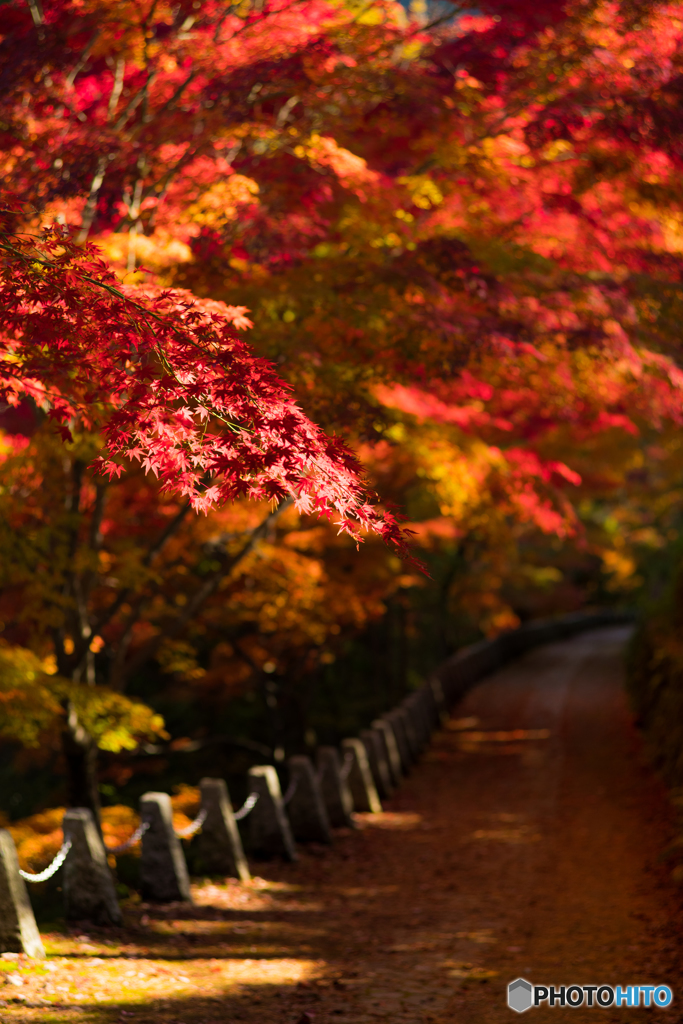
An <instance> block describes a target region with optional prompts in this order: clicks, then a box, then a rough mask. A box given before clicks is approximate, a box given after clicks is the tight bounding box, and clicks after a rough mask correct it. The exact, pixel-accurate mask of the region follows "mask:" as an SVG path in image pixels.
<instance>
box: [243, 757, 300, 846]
mask: <svg viewBox="0 0 683 1024" xmlns="http://www.w3.org/2000/svg"><path fill="white" fill-rule="evenodd" d="M249 792H250V793H258V800H257V801H256V803H255V804H254V807H253V809H252V810H251V811H250V813H249V816H248V817H247V819H246V820H247V835H248V843H247V845H248V848H249V851H250V852H252V853H254V854H255V855H256V856H257V857H272V856H280V857H284V859H285V860H290V861H295V860H298V859H299V858H298V855H297V852H296V847H295V845H294V837H293V836H292V830H291V828H290V826H289V821H288V819H287V814H286V813H285V806H284V804H283V802H282V793H281V791H280V780H279V779H278V776H277V772H276V771H275V769H274V768H273V766H272V765H270V764H263V765H257V766H256V767H255V768H250V769H249Z"/></svg>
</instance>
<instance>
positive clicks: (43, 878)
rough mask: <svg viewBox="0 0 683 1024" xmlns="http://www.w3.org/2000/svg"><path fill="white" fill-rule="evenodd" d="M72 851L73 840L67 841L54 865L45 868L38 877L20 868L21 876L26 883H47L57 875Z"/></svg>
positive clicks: (63, 844) (53, 862)
mask: <svg viewBox="0 0 683 1024" xmlns="http://www.w3.org/2000/svg"><path fill="white" fill-rule="evenodd" d="M70 849H71V840H70V839H65V840H64V842H63V843H62V846H61V849H60V850H59V853H58V854H57V856H56V857H55V859H54V860H53V861H52V863H51V864H50V865H48V867H46V868H45V870H44V871H40V872H39V873H38V874H37V875H32V874H31V873H30V872H28V871H22V870H21V868H19V874H20V875H21V877H22V878H23V879H24V881H25V882H47V880H48V878H52V876H53V875H56V874H57V872H58V871H59V869H60V868H61V866H62V864H63V863H64V861H65V860H66V855H67V853H68V852H69V850H70Z"/></svg>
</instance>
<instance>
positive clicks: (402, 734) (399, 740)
mask: <svg viewBox="0 0 683 1024" xmlns="http://www.w3.org/2000/svg"><path fill="white" fill-rule="evenodd" d="M382 718H383V719H384V720H385V721H386V722H388V723H389V726H390V727H391V729H392V730H393V733H394V737H395V739H396V746H397V747H398V753H399V756H400V758H401V771H402V772H403V774H404V775H407V774H408V772H409V771H410V766H411V765H412V763H413V755H412V750H411V748H410V745H409V743H408V737H407V736H406V729H405V723H404V721H403V715H402V714H401V712H400V711H399V710H398V709H395V710H394V711H387V713H386V715H382Z"/></svg>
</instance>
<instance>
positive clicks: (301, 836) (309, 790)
mask: <svg viewBox="0 0 683 1024" xmlns="http://www.w3.org/2000/svg"><path fill="white" fill-rule="evenodd" d="M287 763H288V767H289V780H290V786H292V787H293V792H292V796H291V799H290V801H289V803H288V804H287V817H288V818H289V823H290V825H291V828H292V833H293V835H294V838H295V839H297V840H299V841H300V842H302V843H331V842H332V834H331V832H330V821H329V818H328V817H327V811H326V810H325V803H324V801H323V797H322V793H321V792H320V783H319V782H318V776H317V775H316V773H315V771H314V768H313V765H312V763H311V759H310V757H305V756H303V755H302V756H299V755H297V756H295V757H290V759H289V761H288V762H287Z"/></svg>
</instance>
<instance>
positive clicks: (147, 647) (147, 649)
mask: <svg viewBox="0 0 683 1024" xmlns="http://www.w3.org/2000/svg"><path fill="white" fill-rule="evenodd" d="M292 501H293V499H292V498H285V499H284V500H283V501H281V502H280V504H279V505H278V507H277V508H276V509H273V511H272V512H270V513H269V514H268V515H267V516H266V518H265V519H263V520H262V521H261V522H260V523H259V524H258V526H256V527H254V529H253V530H252V531H251V532H250V533H249V536H248V538H247V541H246V543H245V544H243V545H242V547H241V548H240V550H239V551H238V552H237V553H236V554H234V555H227V554H224V555H223V556H222V558H221V565H220V566H219V568H218V569H216V570H215V572H213V573H211V575H210V576H208V577H207V579H206V580H205V581H204V583H203V584H202V586H201V587H200V588H199V590H198V591H197V592H196V593H195V594H194V595H193V596H192V598H191V599H190V600H189V601H188V602H187V604H186V605H185V607H184V608H183V611H182V613H181V614H180V615H179V616H178V617H177V618H176V619H175V620H174V621H173V622H171V623H170V624H169V625H168V626H167V627H166V629H165V630H163V631H161V632H159V633H156V634H155V635H154V636H153V637H150V638H149V640H147V641H146V642H145V643H144V644H143V645H142V647H141V648H140V649H139V650H138V651H137V652H136V653H135V655H134V656H133V658H132V659H131V661H130V662H129V663H128V665H126V666H125V675H126V676H130V675H131V674H132V673H133V672H136V671H137V670H138V669H139V668H142V666H143V665H144V664H145V663H146V662H147V661H149V660H150V659H151V658H153V657H154V655H155V654H156V653H157V651H158V650H159V647H160V646H161V644H162V643H163V642H164V640H169V639H173V638H174V637H176V636H178V635H179V634H181V633H182V632H183V631H184V630H185V627H186V626H187V625H188V623H189V622H190V620H191V619H193V618H194V616H195V615H196V614H197V613H198V611H199V610H200V608H201V607H202V606H203V605H204V604H205V603H206V601H207V600H208V599H209V598H210V597H211V595H212V594H213V593H215V591H216V590H217V589H218V587H219V585H220V583H221V582H222V580H223V579H225V577H226V576H227V575H229V574H230V573H231V572H232V571H233V569H234V568H235V567H236V566H237V565H239V563H240V562H242V561H243V560H244V559H245V558H246V557H247V555H249V554H250V553H251V551H253V549H254V547H255V546H256V544H257V543H258V542H259V541H260V540H261V539H262V538H263V537H264V536H265V535H266V534H267V532H268V529H269V528H270V526H271V525H272V523H273V522H274V521H275V520H276V519H277V518H278V516H280V515H281V514H282V512H284V511H285V509H286V508H289V506H290V505H291V504H292ZM130 625H131V627H132V624H130ZM128 643H130V639H128Z"/></svg>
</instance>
